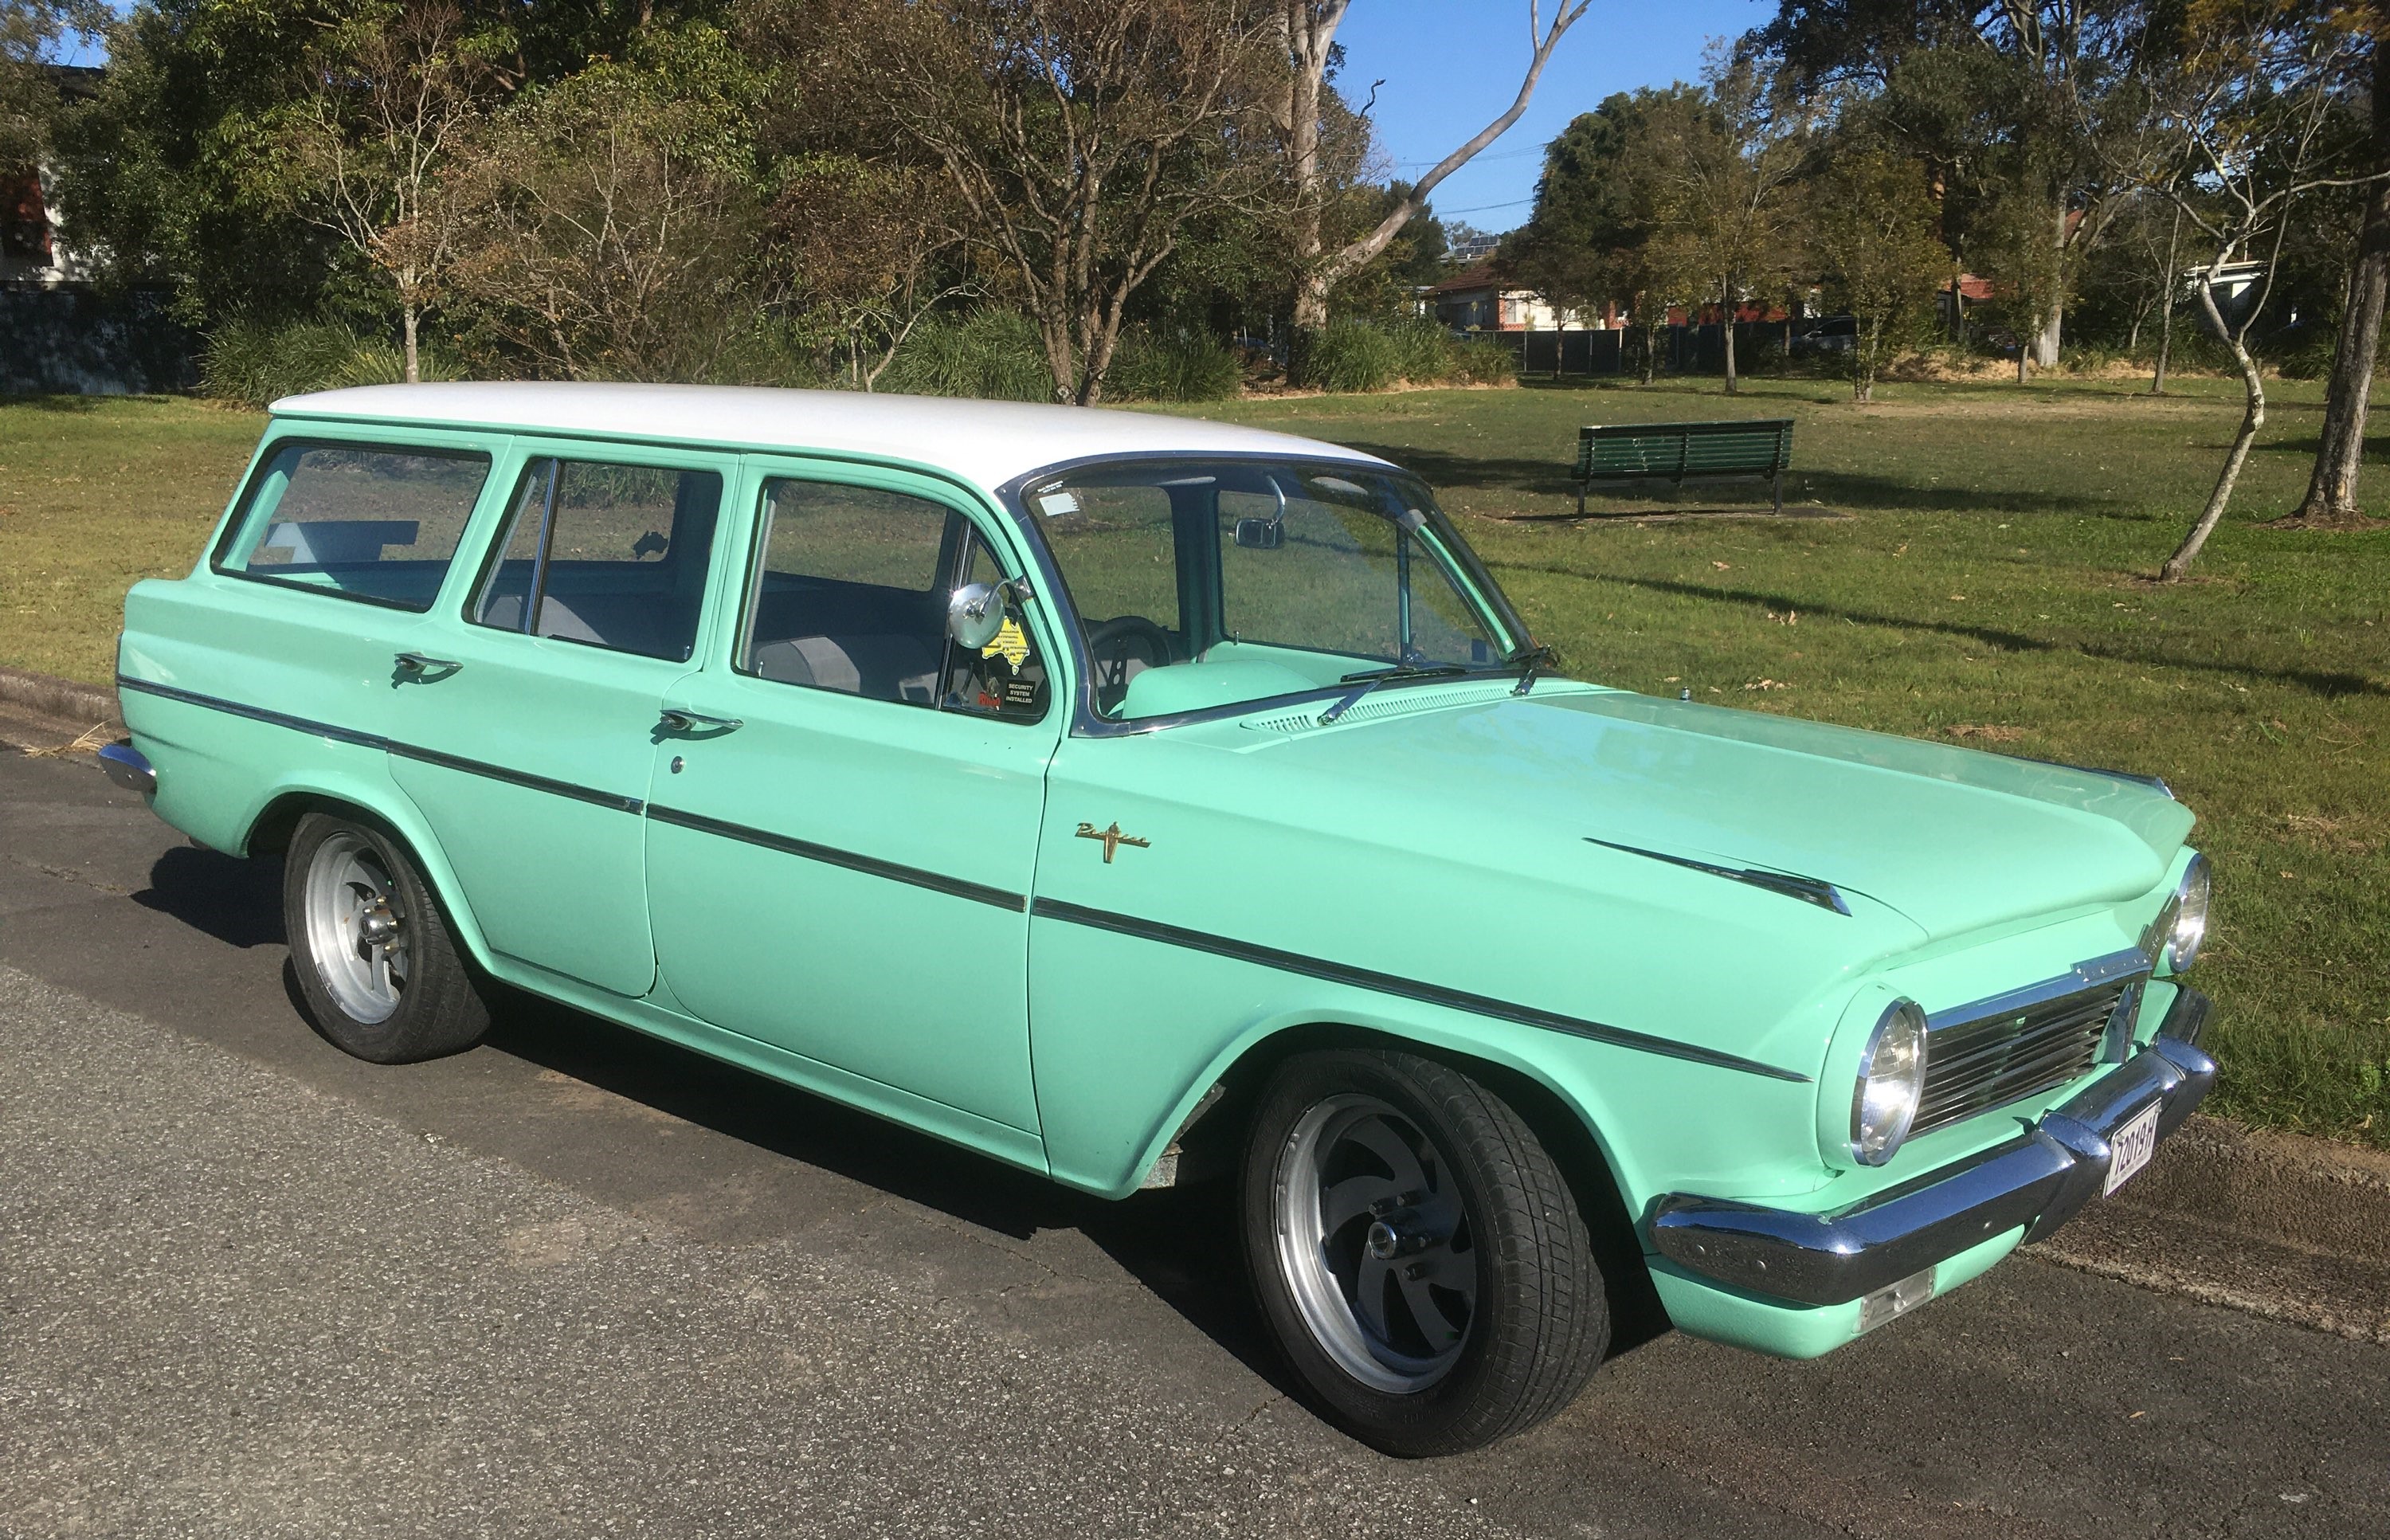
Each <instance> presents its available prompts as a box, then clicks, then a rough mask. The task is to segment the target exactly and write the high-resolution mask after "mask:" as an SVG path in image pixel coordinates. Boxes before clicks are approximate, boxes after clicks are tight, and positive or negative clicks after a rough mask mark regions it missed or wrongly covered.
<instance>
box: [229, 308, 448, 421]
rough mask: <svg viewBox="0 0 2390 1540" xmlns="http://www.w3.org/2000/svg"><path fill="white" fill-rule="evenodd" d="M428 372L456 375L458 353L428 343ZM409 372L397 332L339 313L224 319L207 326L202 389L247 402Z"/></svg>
mask: <svg viewBox="0 0 2390 1540" xmlns="http://www.w3.org/2000/svg"><path fill="white" fill-rule="evenodd" d="M422 372H423V378H424V379H455V378H456V366H455V364H454V363H453V362H452V361H450V360H448V359H446V358H445V357H443V355H441V354H440V353H437V352H436V351H434V350H428V349H427V350H426V351H425V352H424V354H423V359H422ZM405 377H406V360H405V356H404V355H403V354H402V353H400V351H399V346H398V343H397V341H396V340H393V339H392V338H388V337H380V336H366V335H362V334H360V333H359V332H358V331H357V330H356V328H355V327H351V326H349V325H348V324H347V323H345V322H341V321H296V322H286V323H283V324H280V325H276V324H273V323H270V322H264V321H252V320H247V319H241V320H234V321H226V322H225V323H224V324H223V325H221V326H219V327H216V328H215V330H214V331H213V332H212V333H210V334H209V337H208V340H207V346H206V349H205V351H204V352H203V353H201V355H200V360H199V390H200V391H201V392H203V393H204V394H207V395H211V396H213V397H215V398H216V399H217V400H219V401H229V402H236V403H238V404H241V405H244V406H264V405H267V404H271V403H273V402H274V401H276V400H277V399H279V398H280V397H283V396H288V395H300V394H302V393H304V392H306V391H330V390H337V389H340V388H341V387H342V386H347V385H390V384H395V383H396V382H397V381H399V380H401V379H405Z"/></svg>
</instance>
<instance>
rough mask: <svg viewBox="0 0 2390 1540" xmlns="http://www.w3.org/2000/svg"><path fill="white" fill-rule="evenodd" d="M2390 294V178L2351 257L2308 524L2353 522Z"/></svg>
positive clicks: (2386, 59)
mask: <svg viewBox="0 0 2390 1540" xmlns="http://www.w3.org/2000/svg"><path fill="white" fill-rule="evenodd" d="M2370 169H2371V170H2373V171H2376V172H2384V171H2390V45H2384V44H2377V45H2375V47H2374V54H2373V164H2372V166H2371V168H2370ZM2385 294H2390V181H2385V182H2376V183H2374V184H2373V186H2372V187H2371V190H2369V191H2368V192H2367V194H2366V198H2365V225H2364V227H2363V228H2362V229H2361V230H2359V231H2358V237H2357V255H2356V258H2355V259H2354V260H2353V261H2351V262H2350V263H2349V264H2348V302H2347V304H2346V306H2345V308H2343V310H2342V311H2341V315H2340V344H2339V347H2338V348H2337V349H2336V350H2335V351H2334V353H2333V354H2332V385H2331V388H2330V389H2329V390H2328V391H2326V392H2325V395H2324V401H2323V437H2322V441H2321V442H2320V443H2319V444H2318V445H2317V446H2316V462H2315V473H2314V474H2313V475H2312V476H2310V477H2309V478H2308V479H2307V494H2306V498H2305V500H2303V501H2302V502H2301V503H2300V504H2299V507H2298V511H2297V512H2296V513H2294V514H2293V515H2292V517H2293V518H2294V519H2296V520H2299V521H2300V522H2301V523H2305V524H2322V525H2332V524H2352V523H2355V522H2356V521H2357V520H2358V518H2359V517H2360V515H2359V514H2358V507H2357V475H2358V470H2359V469H2360V468H2362V465H2363V462H2364V457H2365V417H2366V412H2367V409H2368V408H2369V406H2370V405H2371V398H2372V394H2373V364H2374V360H2375V359H2376V358H2377V357H2379V356H2380V353H2381V348H2382V309H2383V301H2384V296H2385Z"/></svg>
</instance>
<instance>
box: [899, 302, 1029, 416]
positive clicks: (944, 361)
mask: <svg viewBox="0 0 2390 1540" xmlns="http://www.w3.org/2000/svg"><path fill="white" fill-rule="evenodd" d="M879 388H880V390H883V391H899V392H902V393H904V394H906V395H917V396H974V397H977V398H979V399H980V400H983V401H1051V400H1053V399H1054V376H1053V373H1052V371H1051V370H1049V369H1048V368H1047V366H1046V350H1045V347H1044V345H1043V344H1042V343H1040V342H1039V340H1038V338H1037V327H1035V326H1034V324H1033V323H1032V322H1031V321H1030V319H1029V317H1028V316H1026V315H1022V314H1017V313H1015V312H1013V311H1009V310H982V311H976V312H974V313H973V314H970V315H967V316H964V317H963V318H961V319H960V320H954V319H950V318H948V317H945V316H943V315H932V316H929V317H927V318H925V319H924V320H922V322H921V323H920V324H919V326H916V327H914V328H913V330H912V333H911V335H909V336H907V337H906V339H905V340H904V342H903V344H902V345H900V346H899V347H898V348H897V350H896V356H895V358H894V359H893V360H892V361H891V362H890V363H889V366H888V368H887V371H886V372H885V373H883V374H882V375H881V376H880V386H879Z"/></svg>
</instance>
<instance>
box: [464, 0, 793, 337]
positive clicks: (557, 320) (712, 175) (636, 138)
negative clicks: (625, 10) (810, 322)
mask: <svg viewBox="0 0 2390 1540" xmlns="http://www.w3.org/2000/svg"><path fill="white" fill-rule="evenodd" d="M630 54H631V57H630V58H627V59H623V60H600V61H598V62H596V63H593V64H591V65H590V66H589V67H588V68H586V69H585V70H583V71H580V72H579V73H577V74H574V75H572V76H570V77H568V78H566V79H564V80H560V81H557V82H554V83H549V84H546V85H543V86H541V87H539V88H537V89H535V90H533V91H529V92H526V93H524V94H523V95H522V96H520V98H518V99H517V100H516V101H515V102H514V103H513V104H512V105H511V106H509V107H508V109H507V110H506V111H505V112H503V113H501V114H499V115H498V116H497V117H495V118H494V119H493V120H492V121H491V123H490V126H489V129H488V132H487V133H486V134H485V135H482V136H481V137H480V139H479V140H478V141H477V143H476V144H475V145H474V146H473V147H472V149H471V150H470V152H469V154H467V155H465V156H462V157H460V158H459V164H458V165H457V167H456V169H455V170H454V171H453V172H452V173H450V177H449V180H450V183H451V190H450V196H451V197H453V198H455V199H457V200H458V201H459V202H460V203H461V204H462V205H464V206H465V207H467V208H469V210H470V211H471V220H472V223H471V226H470V229H469V232H468V234H467V235H466V237H464V239H463V243H462V250H463V254H462V255H461V256H460V258H459V259H458V260H457V262H456V266H455V270H454V275H453V287H454V289H455V292H456V296H457V298H458V301H459V302H460V305H461V308H462V309H463V310H464V311H465V313H466V315H465V318H466V321H467V335H468V337H469V339H470V340H475V341H478V342H480V343H482V345H484V346H488V347H494V348H495V349H497V350H500V351H503V352H504V353H506V354H508V356H509V357H510V358H511V359H512V360H514V361H517V362H520V363H521V364H526V365H528V366H530V367H531V368H532V369H533V371H534V372H536V373H538V374H541V375H546V376H549V377H555V378H562V379H685V380H686V379H709V378H713V377H714V376H715V375H716V374H717V372H718V371H719V369H720V366H721V365H722V362H723V360H724V359H725V357H726V355H727V354H728V353H730V351H731V350H732V349H733V348H734V347H735V346H736V345H737V344H738V343H739V341H740V340H742V339H744V338H746V337H748V336H750V335H752V333H753V332H754V330H755V329H756V327H757V326H758V324H759V322H760V321H761V320H762V318H763V317H764V315H765V313H766V311H767V309H768V308H769V307H770V306H771V305H772V304H773V303H774V302H776V301H777V299H779V298H780V296H781V294H782V292H783V291H784V289H785V279H786V274H785V272H784V271H782V270H781V269H780V268H779V267H778V266H777V262H778V260H779V258H778V253H777V252H776V251H775V250H774V249H773V248H771V247H770V246H768V245H767V243H766V242H765V239H764V232H765V223H764V205H763V199H762V196H761V193H760V190H759V181H760V177H759V171H758V168H757V165H756V161H755V149H754V142H753V138H752V129H753V123H754V121H755V117H756V114H757V97H758V96H760V95H761V93H762V92H763V91H764V90H765V89H766V77H765V76H763V75H761V74H759V73H758V71H755V70H754V69H753V68H752V66H751V65H750V64H749V63H748V62H747V61H746V60H745V59H744V58H742V56H741V55H740V53H739V50H738V49H737V48H735V47H734V46H733V45H731V43H730V41H729V40H728V39H727V38H726V36H724V35H723V34H722V33H721V32H717V31H716V30H714V29H713V28H712V27H709V26H705V25H703V24H701V23H690V24H687V25H685V26H683V27H680V28H676V29H667V28H662V27H657V28H654V29H652V30H651V31H650V32H649V33H648V34H647V36H646V37H645V38H644V39H643V40H642V41H641V42H639V43H638V44H637V45H635V46H634V47H633V48H632V49H631V50H630Z"/></svg>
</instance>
